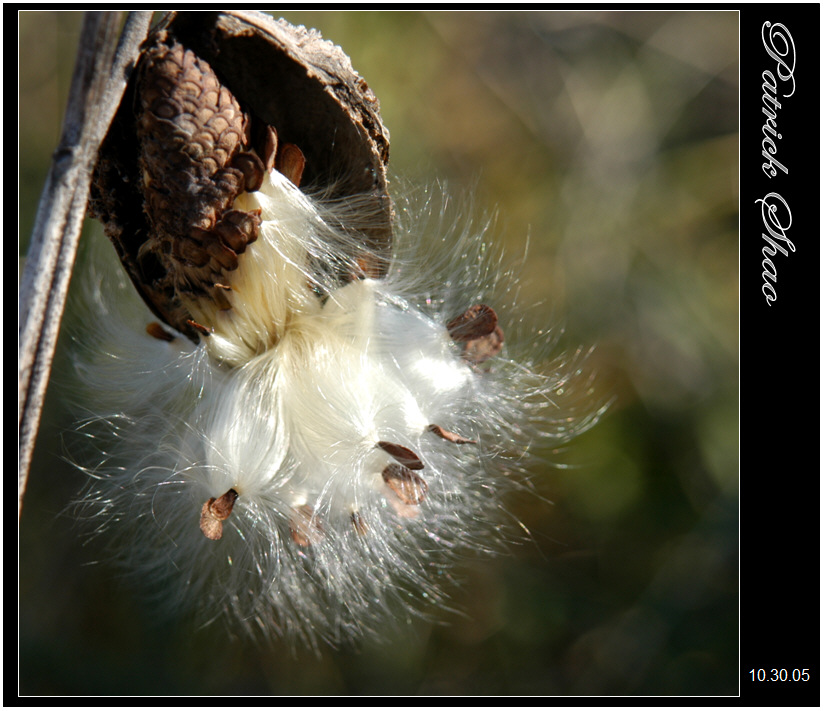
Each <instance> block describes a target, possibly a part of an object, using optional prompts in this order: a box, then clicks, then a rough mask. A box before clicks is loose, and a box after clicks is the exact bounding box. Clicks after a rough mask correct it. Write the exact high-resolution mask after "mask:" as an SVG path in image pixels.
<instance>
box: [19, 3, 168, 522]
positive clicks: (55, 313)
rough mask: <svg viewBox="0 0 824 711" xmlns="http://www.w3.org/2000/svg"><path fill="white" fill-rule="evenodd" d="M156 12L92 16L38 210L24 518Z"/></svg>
mask: <svg viewBox="0 0 824 711" xmlns="http://www.w3.org/2000/svg"><path fill="white" fill-rule="evenodd" d="M151 17H152V13H150V12H136V13H129V16H128V17H127V19H126V23H125V26H124V29H123V33H122V35H121V38H120V42H119V43H118V41H117V33H118V29H119V25H120V19H121V13H119V12H90V13H87V14H86V16H85V18H84V20H83V26H82V29H81V33H80V46H79V49H78V54H77V63H76V65H75V69H74V75H73V77H72V84H71V89H70V91H69V100H68V105H67V107H66V117H65V119H64V122H63V135H62V136H61V139H60V144H59V146H58V147H57V150H56V151H55V152H54V155H53V158H52V165H51V169H50V170H49V174H48V176H47V178H46V185H45V187H44V188H43V194H42V196H41V198H40V204H39V205H38V208H37V216H36V218H35V224H34V230H33V232H32V238H31V244H30V247H29V253H28V256H27V258H26V266H25V269H24V272H23V276H22V279H21V283H20V307H19V308H20V311H19V328H20V330H19V340H18V390H17V407H18V410H17V414H18V428H19V429H18V432H19V463H18V466H19V468H18V475H17V476H18V478H17V495H18V501H17V505H18V510H17V514H18V518H19V516H20V513H21V511H22V506H23V493H24V491H25V488H26V480H27V477H28V471H29V466H30V464H31V457H32V452H33V450H34V442H35V439H36V437H37V429H38V426H39V424H40V413H41V410H42V407H43V400H44V398H45V394H46V386H47V384H48V380H49V372H50V370H51V365H52V360H53V357H54V348H55V344H56V342H57V334H58V331H59V328H60V320H61V318H62V315H63V308H64V305H65V302H66V294H67V292H68V287H69V278H70V276H71V270H72V265H73V264H74V259H75V254H76V252H77V243H78V240H79V237H80V231H81V228H82V225H83V217H84V215H85V214H86V203H87V201H88V194H89V183H90V181H91V174H92V169H93V168H94V163H95V159H96V157H97V150H98V147H99V146H100V142H101V141H102V139H103V136H105V134H106V131H107V130H108V127H109V124H110V123H111V120H112V118H113V116H114V113H115V111H116V110H117V106H118V105H119V103H120V99H121V97H122V96H123V92H124V90H125V88H126V81H127V79H128V75H129V73H130V72H131V69H132V67H133V66H134V63H135V61H136V59H137V56H138V53H139V48H140V43H141V42H142V41H143V40H144V39H145V38H146V35H147V34H148V30H149V24H150V22H151Z"/></svg>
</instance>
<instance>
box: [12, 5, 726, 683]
mask: <svg viewBox="0 0 824 711" xmlns="http://www.w3.org/2000/svg"><path fill="white" fill-rule="evenodd" d="M285 16H286V18H287V19H288V20H290V21H291V22H293V23H295V24H305V25H307V26H313V27H316V28H318V29H319V30H321V32H322V33H323V35H324V37H326V38H327V39H330V40H332V41H333V42H335V43H336V44H339V45H341V46H342V47H343V48H344V49H345V51H346V52H347V53H348V54H349V56H350V57H351V58H352V63H353V65H354V67H355V69H356V70H357V71H358V72H359V73H360V74H361V75H362V76H363V77H364V78H365V79H366V80H367V82H368V83H369V85H370V87H371V88H372V89H373V90H374V92H375V94H376V95H377V96H378V98H379V99H380V102H381V108H382V114H383V117H384V121H385V123H386V125H387V126H388V128H389V130H390V132H391V135H392V144H391V164H390V167H391V168H392V172H393V174H394V175H396V176H399V177H400V178H402V179H403V181H404V182H408V183H411V184H413V185H415V184H416V185H421V184H424V185H425V184H431V183H432V182H433V181H434V180H442V181H444V182H446V183H447V184H448V187H449V189H450V190H451V191H453V192H454V193H456V194H458V195H459V196H460V195H461V194H463V193H465V192H466V191H472V193H473V195H474V197H473V200H474V202H475V204H477V205H478V206H480V207H482V208H483V209H487V210H491V209H497V211H498V215H499V219H498V228H499V229H498V231H497V233H496V234H497V238H498V239H499V240H500V241H501V244H502V245H503V247H504V248H505V250H506V252H507V254H508V255H511V256H512V257H513V258H517V257H518V256H520V255H521V254H522V252H523V248H524V245H525V243H526V241H527V238H528V239H529V243H530V253H529V259H528V260H527V263H526V265H525V268H524V274H523V285H522V294H521V298H522V300H523V301H524V302H525V303H533V302H544V303H545V304H547V306H546V307H545V308H546V310H547V314H550V313H551V315H552V318H557V317H558V316H559V315H560V316H561V317H562V320H563V324H564V326H565V335H564V343H565V344H566V345H568V346H569V347H573V348H574V347H575V346H577V345H578V344H583V345H585V346H588V345H591V344H594V345H595V346H596V350H595V352H594V354H593V356H592V358H591V360H590V362H591V364H592V366H593V367H594V368H595V369H596V370H597V373H598V379H597V387H598V389H599V392H600V393H601V395H602V397H604V398H614V404H613V406H612V408H611V409H610V411H609V413H608V415H607V416H606V417H605V418H604V419H603V420H602V421H601V422H600V423H599V424H598V425H597V426H596V427H595V428H594V429H593V430H591V431H590V432H589V433H587V434H586V435H584V436H582V437H580V438H579V439H577V440H576V441H575V442H574V443H573V445H572V446H571V447H570V448H568V450H567V451H565V452H563V453H557V454H556V453H548V452H547V453H544V454H548V455H550V456H551V458H552V459H553V461H554V463H556V464H557V465H559V466H552V467H548V468H547V469H546V471H536V472H535V477H534V482H535V485H536V488H537V490H538V493H539V494H540V495H541V497H544V498H546V499H549V500H551V501H552V502H553V503H552V505H549V504H547V503H545V502H544V501H541V500H540V499H539V498H538V497H535V498H528V497H524V498H522V499H518V500H517V501H513V502H512V509H513V511H514V513H515V514H516V515H517V516H518V518H519V519H520V520H521V521H523V523H524V525H525V526H526V527H527V528H528V529H529V531H530V533H531V538H530V540H529V541H528V542H525V543H524V544H523V545H520V546H517V547H516V548H515V549H514V551H513V554H512V555H511V556H508V557H503V558H499V559H496V560H491V561H490V560H483V561H480V562H474V561H467V564H466V569H465V570H463V571H462V574H463V577H464V579H465V583H464V585H463V586H462V587H461V588H459V589H457V590H455V591H453V599H454V601H455V604H456V606H457V607H459V608H461V609H463V610H465V611H466V616H456V615H450V614H447V613H444V614H442V615H438V618H437V620H436V621H435V622H434V623H427V622H419V623H416V624H415V625H414V626H413V628H412V629H409V630H404V631H403V633H402V634H399V635H397V636H396V637H393V638H390V640H389V641H388V642H387V643H385V644H383V645H379V644H377V643H373V642H372V641H371V640H370V641H367V642H366V644H365V645H364V646H363V648H362V649H361V650H359V651H357V652H353V651H347V652H335V651H324V652H323V653H322V655H321V657H320V658H315V657H313V656H311V655H308V654H301V655H298V656H297V657H293V656H292V655H291V654H290V652H289V650H288V649H287V648H286V647H284V646H279V645H275V646H273V647H272V648H271V649H255V648H251V647H248V646H246V645H244V644H243V643H241V642H233V641H228V640H226V639H224V635H223V634H222V633H221V632H220V630H211V631H208V632H202V631H201V632H195V631H192V629H191V628H190V627H188V626H187V625H185V624H181V625H179V626H176V627H169V626H167V625H161V624H159V623H158V622H157V621H156V620H155V618H154V617H153V614H152V609H151V608H150V607H149V606H148V605H146V604H145V603H144V602H143V601H142V600H141V599H140V598H139V597H138V596H137V595H136V594H133V592H132V591H131V590H130V589H129V588H128V587H126V586H125V585H124V584H122V583H121V582H120V580H119V578H118V574H117V572H116V571H113V570H112V569H111V568H109V567H107V566H104V565H89V563H90V562H92V561H94V560H96V555H97V553H96V551H95V549H94V546H93V545H88V546H84V545H83V542H82V539H81V538H80V537H79V532H78V530H77V527H76V526H75V525H74V524H73V523H72V521H71V520H70V518H69V517H67V516H65V515H62V513H61V512H62V509H63V508H64V507H65V505H66V504H67V502H68V501H69V499H70V498H71V497H72V495H73V494H75V493H76V492H77V490H78V489H79V487H80V485H81V484H82V481H83V477H82V475H81V474H79V473H78V472H76V471H74V470H72V469H71V468H69V467H68V466H67V465H65V464H63V463H62V461H61V460H60V456H61V455H62V454H63V451H64V445H63V443H62V438H63V437H64V432H65V430H66V429H67V428H69V427H70V424H71V421H70V418H69V416H68V415H67V412H66V398H67V397H68V396H67V394H66V393H67V392H68V391H67V390H65V389H62V388H61V387H60V385H59V383H60V382H61V381H70V376H69V370H68V368H67V358H66V354H65V351H66V349H65V346H66V345H67V344H66V342H65V340H66V339H62V340H61V344H60V346H59V351H60V352H59V354H58V359H57V365H56V376H55V377H56V382H55V383H53V384H52V386H51V387H50V389H49V394H48V398H47V405H46V412H45V414H44V421H43V426H42V430H41V435H40V438H39V440H38V447H37V451H36V453H35V459H34V464H33V469H32V473H31V478H30V483H29V492H28V495H27V499H26V501H25V504H24V510H23V516H22V522H21V526H20V665H21V666H20V689H21V691H22V692H23V693H26V694H233V695H242V694H505V695H510V694H565V695H616V694H662V695H671V694H690V695H696V694H702V695H706V694H709V695H714V694H735V693H737V684H738V672H737V650H738V607H737V597H738V587H737V574H738V573H737V553H738V550H737V549H738V501H737V492H738V481H737V473H738V472H737V468H738V351H737V344H738V309H737V301H738V270H737V263H738V233H737V223H738V213H737V205H738V134H737V131H738V108H737V107H738V15H737V13H735V12H643V13H632V12H546V13H533V12H518V13H481V12H461V13H455V12H438V13H416V12H413V13H410V12H391V13H389V12H320V13H309V12H296V13H288V14H286V15H285ZM80 20H81V17H80V15H79V14H77V13H47V12H39V13H34V12H24V13H21V14H20V16H19V31H20V230H21V232H20V244H21V254H24V253H25V246H26V244H27V242H28V236H29V234H30V231H31V226H32V223H33V218H34V213H35V210H36V206H37V201H38V198H39V193H40V190H41V188H42V185H43V180H44V178H45V175H46V171H47V168H48V163H49V160H50V155H51V151H52V150H53V149H54V147H55V146H56V145H57V141H58V138H59V132H60V121H61V117H62V113H63V110H64V106H65V101H66V96H67V93H68V86H69V81H70V77H71V70H72V65H73V62H74V54H75V51H76V44H77V38H78V32H79V25H80ZM444 623H447V624H444Z"/></svg>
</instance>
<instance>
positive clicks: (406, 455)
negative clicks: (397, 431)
mask: <svg viewBox="0 0 824 711" xmlns="http://www.w3.org/2000/svg"><path fill="white" fill-rule="evenodd" d="M375 446H376V447H379V448H380V449H382V450H383V451H384V452H386V453H387V454H388V455H389V456H390V457H393V458H394V459H396V460H397V461H398V462H399V463H401V464H402V465H403V466H405V467H408V468H409V469H423V462H422V461H421V458H420V457H419V456H418V455H417V454H415V453H414V452H413V451H412V450H411V449H409V447H404V446H403V445H400V444H395V443H394V442H383V441H381V442H378V443H377V444H376V445H375Z"/></svg>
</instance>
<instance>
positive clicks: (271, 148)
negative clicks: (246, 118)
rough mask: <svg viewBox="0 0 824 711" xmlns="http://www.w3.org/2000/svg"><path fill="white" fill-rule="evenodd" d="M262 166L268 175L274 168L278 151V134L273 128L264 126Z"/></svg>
mask: <svg viewBox="0 0 824 711" xmlns="http://www.w3.org/2000/svg"><path fill="white" fill-rule="evenodd" d="M261 150H262V151H263V153H262V156H263V166H264V168H265V169H266V172H267V173H269V172H270V171H271V170H272V168H274V167H275V154H276V153H277V151H278V132H277V131H276V130H275V127H274V126H266V129H265V132H264V136H263V147H262V149H261Z"/></svg>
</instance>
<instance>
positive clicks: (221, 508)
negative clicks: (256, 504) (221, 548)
mask: <svg viewBox="0 0 824 711" xmlns="http://www.w3.org/2000/svg"><path fill="white" fill-rule="evenodd" d="M237 497H238V493H237V492H236V491H235V490H234V489H229V491H227V492H226V493H225V494H223V496H220V497H218V498H217V499H215V498H214V497H213V498H211V499H209V500H208V501H207V502H206V503H205V504H203V508H202V509H201V510H200V530H201V531H203V535H204V536H206V538H208V539H209V540H211V541H217V540H220V538H221V536H223V522H224V521H225V520H226V519H227V518H229V516H230V515H231V513H232V509H233V508H234V505H235V501H237Z"/></svg>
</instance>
